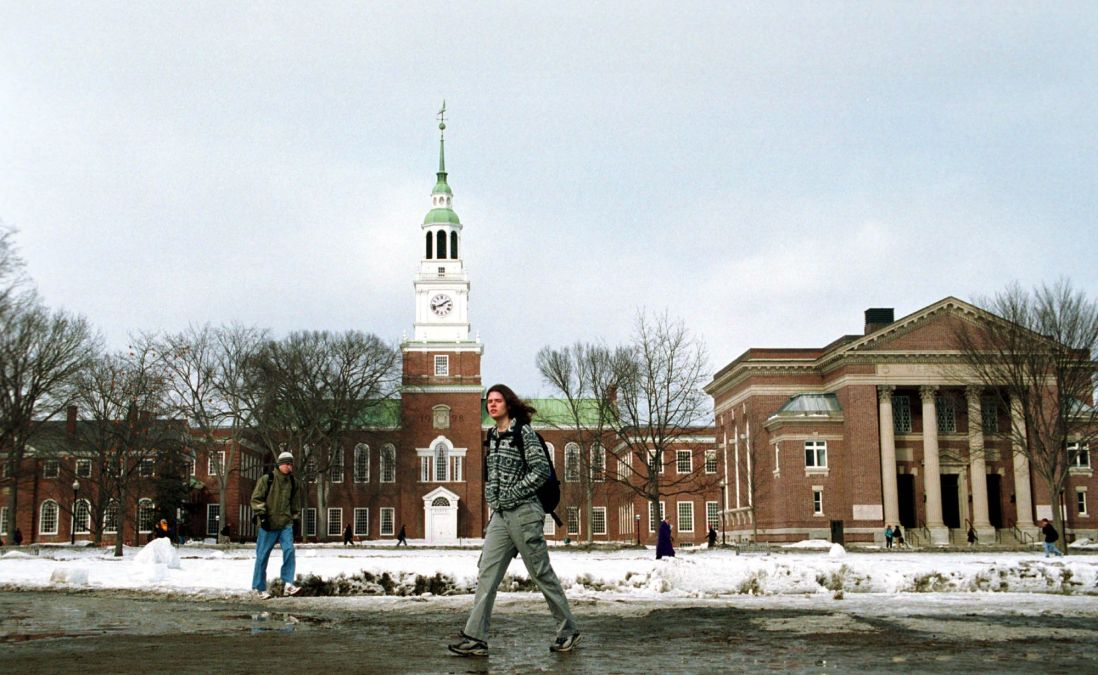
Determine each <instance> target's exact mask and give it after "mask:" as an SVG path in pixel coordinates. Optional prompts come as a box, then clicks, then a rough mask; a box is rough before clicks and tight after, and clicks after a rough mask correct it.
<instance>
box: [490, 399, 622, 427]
mask: <svg viewBox="0 0 1098 675" xmlns="http://www.w3.org/2000/svg"><path fill="white" fill-rule="evenodd" d="M527 403H529V404H530V405H532V406H533V407H534V408H536V409H537V413H536V414H535V415H534V419H533V422H534V426H536V427H553V428H574V427H575V426H576V419H575V416H574V415H573V414H572V409H571V408H570V407H569V405H568V401H567V399H563V398H532V399H527ZM480 410H481V424H482V425H483V426H485V427H490V426H494V425H495V421H494V420H493V419H492V418H491V417H489V416H488V411H487V410H485V409H484V403H483V401H482V402H481V406H480ZM579 417H580V424H581V425H583V426H584V427H586V428H588V429H591V428H594V427H597V426H598V424H599V407H598V401H596V400H595V399H581V400H580V401H579ZM603 426H604V427H608V426H610V420H604V421H603Z"/></svg>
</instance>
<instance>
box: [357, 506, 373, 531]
mask: <svg viewBox="0 0 1098 675" xmlns="http://www.w3.org/2000/svg"><path fill="white" fill-rule="evenodd" d="M355 534H357V535H358V536H360V537H365V536H367V535H369V534H370V509H355Z"/></svg>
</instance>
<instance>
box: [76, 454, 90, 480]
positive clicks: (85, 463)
mask: <svg viewBox="0 0 1098 675" xmlns="http://www.w3.org/2000/svg"><path fill="white" fill-rule="evenodd" d="M91 475H92V461H91V460H90V459H78V460H76V477H77V478H91Z"/></svg>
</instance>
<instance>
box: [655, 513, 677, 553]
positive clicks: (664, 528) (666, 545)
mask: <svg viewBox="0 0 1098 675" xmlns="http://www.w3.org/2000/svg"><path fill="white" fill-rule="evenodd" d="M664 556H667V557H669V558H673V557H675V547H674V546H672V545H671V524H670V523H665V522H661V523H660V534H659V538H658V539H657V540H656V560H659V559H660V558H662V557H664Z"/></svg>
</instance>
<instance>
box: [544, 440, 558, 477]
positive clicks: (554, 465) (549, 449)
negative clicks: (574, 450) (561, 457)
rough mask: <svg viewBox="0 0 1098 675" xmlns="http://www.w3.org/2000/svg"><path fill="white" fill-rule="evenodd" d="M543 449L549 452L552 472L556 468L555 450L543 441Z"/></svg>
mask: <svg viewBox="0 0 1098 675" xmlns="http://www.w3.org/2000/svg"><path fill="white" fill-rule="evenodd" d="M545 449H546V450H548V451H549V463H550V464H552V465H553V470H554V471H555V470H556V468H557V449H556V448H555V447H554V446H553V444H552V443H550V442H549V441H545Z"/></svg>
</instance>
